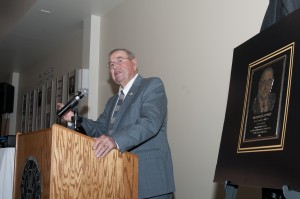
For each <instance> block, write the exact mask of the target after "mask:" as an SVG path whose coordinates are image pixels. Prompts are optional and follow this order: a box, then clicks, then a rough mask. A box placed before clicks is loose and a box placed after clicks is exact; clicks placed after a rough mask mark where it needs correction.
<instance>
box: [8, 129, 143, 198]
mask: <svg viewBox="0 0 300 199" xmlns="http://www.w3.org/2000/svg"><path fill="white" fill-rule="evenodd" d="M93 142H94V139H93V138H91V137H88V136H85V135H82V134H79V133H77V132H75V131H72V130H70V129H67V128H65V127H62V126H60V125H56V124H54V125H53V126H52V128H50V129H44V130H41V131H36V132H31V133H24V134H22V133H18V134H17V142H16V156H15V175H14V176H15V177H14V194H13V198H15V199H17V198H18V199H19V198H21V199H23V198H43V199H44V198H47V199H48V198H51V199H58V198H59V199H62V198H65V199H67V198H68V199H69V198H74V199H75V198H76V199H85V198H89V199H93V198H95V199H111V198H112V199H113V198H114V199H117V198H118V199H137V198H138V159H137V156H136V155H133V154H131V153H128V152H126V153H123V154H122V153H120V152H119V151H118V150H112V151H111V152H110V153H109V154H108V155H107V156H106V157H105V158H96V156H95V155H94V152H93V150H92V144H93ZM39 195H40V197H39Z"/></svg>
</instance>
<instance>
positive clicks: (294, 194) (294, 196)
mask: <svg viewBox="0 0 300 199" xmlns="http://www.w3.org/2000/svg"><path fill="white" fill-rule="evenodd" d="M282 190H283V195H284V197H285V198H286V199H299V198H300V192H298V191H294V190H291V189H289V188H288V186H286V185H284V186H283V187H282Z"/></svg>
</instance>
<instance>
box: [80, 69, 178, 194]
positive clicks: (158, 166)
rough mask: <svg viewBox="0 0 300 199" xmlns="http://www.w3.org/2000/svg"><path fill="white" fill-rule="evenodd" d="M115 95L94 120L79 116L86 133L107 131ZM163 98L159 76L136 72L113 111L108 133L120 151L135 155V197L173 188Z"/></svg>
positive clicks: (163, 90) (168, 191) (95, 133)
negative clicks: (145, 76) (118, 108)
mask: <svg viewBox="0 0 300 199" xmlns="http://www.w3.org/2000/svg"><path fill="white" fill-rule="evenodd" d="M117 99H118V95H115V96H113V97H111V98H110V99H109V100H108V102H107V104H106V106H105V109H104V112H103V113H102V114H101V115H100V116H99V118H98V119H97V120H96V121H92V120H89V119H87V118H84V119H83V123H82V126H83V128H84V129H85V131H86V133H87V135H89V136H92V137H99V136H100V135H102V134H107V132H108V127H109V122H110V117H111V114H112V112H113V109H114V106H115V103H116V101H117ZM166 129H167V97H166V93H165V89H164V85H163V83H162V81H161V80H160V79H159V78H156V77H153V78H142V76H140V75H138V77H137V78H136V80H135V81H134V83H133V85H132V87H131V88H130V90H129V92H128V93H127V95H126V97H125V99H124V101H123V104H122V106H121V108H120V110H119V112H118V114H117V117H116V121H115V124H114V129H113V133H112V134H111V135H110V136H111V137H112V138H113V139H114V140H115V142H116V143H117V144H118V146H119V150H120V151H121V152H125V151H129V152H131V153H134V154H136V155H137V156H138V158H139V177H138V180H139V183H138V185H139V198H146V197H152V196H157V195H162V194H166V193H170V192H174V191H175V185H174V177H173V166H172V159H171V152H170V148H169V144H168V140H167V134H166Z"/></svg>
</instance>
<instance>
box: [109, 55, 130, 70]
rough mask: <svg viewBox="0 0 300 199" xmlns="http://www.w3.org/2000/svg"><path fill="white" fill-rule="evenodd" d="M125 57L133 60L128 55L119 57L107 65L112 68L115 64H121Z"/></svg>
mask: <svg viewBox="0 0 300 199" xmlns="http://www.w3.org/2000/svg"><path fill="white" fill-rule="evenodd" d="M125 59H130V60H131V58H128V57H127V58H124V57H118V58H117V59H116V61H115V62H108V64H107V65H106V67H107V68H109V69H112V68H113V67H114V66H115V64H121V63H122V62H123V61H124V60H125Z"/></svg>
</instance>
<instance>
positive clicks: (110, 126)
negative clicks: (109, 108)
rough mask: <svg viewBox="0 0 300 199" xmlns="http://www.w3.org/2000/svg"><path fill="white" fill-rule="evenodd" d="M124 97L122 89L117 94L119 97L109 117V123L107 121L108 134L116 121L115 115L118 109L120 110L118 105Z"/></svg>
mask: <svg viewBox="0 0 300 199" xmlns="http://www.w3.org/2000/svg"><path fill="white" fill-rule="evenodd" d="M124 98H125V95H124V93H123V91H121V92H120V95H119V99H118V102H117V104H116V106H115V109H114V111H113V113H112V115H111V118H110V123H109V128H108V134H111V133H112V130H113V128H114V124H115V121H116V115H117V113H118V111H119V110H120V107H121V105H122V103H123V100H124Z"/></svg>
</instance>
